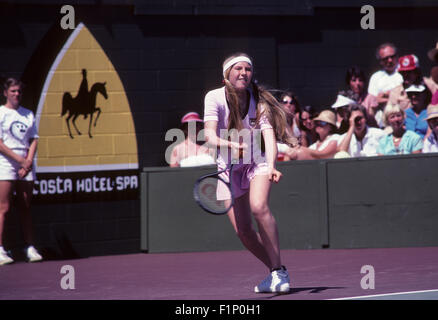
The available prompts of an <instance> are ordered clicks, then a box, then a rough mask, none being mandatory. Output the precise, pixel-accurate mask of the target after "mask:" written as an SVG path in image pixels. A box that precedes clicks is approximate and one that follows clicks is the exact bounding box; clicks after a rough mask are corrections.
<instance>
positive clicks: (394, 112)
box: [377, 103, 423, 155]
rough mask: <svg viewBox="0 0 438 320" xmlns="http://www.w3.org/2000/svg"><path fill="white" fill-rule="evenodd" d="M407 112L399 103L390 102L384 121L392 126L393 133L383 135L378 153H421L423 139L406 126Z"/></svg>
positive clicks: (386, 108)
mask: <svg viewBox="0 0 438 320" xmlns="http://www.w3.org/2000/svg"><path fill="white" fill-rule="evenodd" d="M404 118H405V112H404V110H403V109H402V108H401V107H400V106H399V105H393V104H390V103H388V105H387V106H386V107H385V112H384V121H385V123H386V124H388V125H389V126H391V128H392V133H390V134H388V135H386V136H383V137H382V138H381V139H380V141H379V147H378V148H377V154H378V155H395V154H410V153H421V149H422V148H423V140H422V139H421V137H420V136H419V135H418V134H416V133H415V132H413V131H411V130H406V129H405V126H404Z"/></svg>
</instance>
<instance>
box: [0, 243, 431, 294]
mask: <svg viewBox="0 0 438 320" xmlns="http://www.w3.org/2000/svg"><path fill="white" fill-rule="evenodd" d="M282 259H283V264H284V265H286V267H287V268H288V270H289V273H290V276H291V282H292V289H291V291H290V292H289V293H288V294H284V295H274V294H256V293H254V292H253V288H254V286H255V285H256V284H258V283H259V282H260V281H261V280H263V278H264V277H265V276H266V275H267V270H266V268H265V267H264V266H263V265H262V264H261V263H260V262H258V261H257V260H256V259H255V258H254V257H253V256H252V255H251V254H249V253H248V252H247V251H225V252H196V253H162V254H145V253H138V254H128V255H117V256H102V257H90V258H83V259H74V260H62V261H60V260H52V261H44V262H41V263H35V264H29V263H25V262H22V261H18V262H15V263H14V264H11V265H6V266H2V267H0V283H1V286H0V299H2V300H4V299H18V300H28V299H40V300H64V299H68V300H76V299H80V300H96V299H97V300H323V299H324V300H325V299H341V298H349V299H350V298H353V299H361V298H362V299H376V300H377V299H387V300H390V299H410V300H412V299H425V300H438V267H437V266H438V247H422V248H385V249H342V250H341V249H339V250H338V249H321V250H319V249H312V250H282ZM63 266H67V267H64V269H63ZM364 266H371V267H372V270H373V271H374V278H373V279H372V272H370V270H371V269H370V268H369V267H367V268H368V269H362V268H363V267H364ZM62 270H63V272H61V271H62ZM364 270H367V272H364V273H361V271H364ZM73 271H74V273H73ZM364 277H365V278H364ZM373 282H374V289H372V288H368V289H364V288H362V287H363V286H364V283H365V287H367V286H368V287H370V286H372V283H373ZM73 286H74V289H68V288H67V289H63V287H64V288H66V287H70V288H72V287H73Z"/></svg>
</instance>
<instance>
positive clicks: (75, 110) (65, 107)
mask: <svg viewBox="0 0 438 320" xmlns="http://www.w3.org/2000/svg"><path fill="white" fill-rule="evenodd" d="M105 85H106V82H96V83H95V84H93V85H92V86H91V89H90V91H88V81H87V70H86V69H82V82H81V85H80V87H79V91H78V94H77V95H76V97H74V98H73V96H72V95H71V94H70V92H65V93H64V95H63V97H62V112H61V117H62V116H64V115H65V114H66V113H67V112H68V116H67V118H66V119H65V121H66V122H67V128H68V133H69V135H70V138H71V139H73V135H72V133H71V129H70V119H72V118H73V119H72V120H71V122H72V123H73V127H74V128H75V129H76V132H77V134H78V135H81V134H82V133H81V132H80V131H79V129H78V128H77V127H76V123H75V121H76V119H77V118H78V117H79V116H80V115H83V116H84V119H87V117H88V116H90V123H89V125H88V136H89V137H90V138H93V136H92V135H91V123H92V122H93V116H94V114H95V113H96V112H97V116H96V119H95V120H94V127H95V126H96V123H97V119H99V116H100V113H101V112H102V110H101V109H100V108H99V107H96V97H97V94H98V93H100V94H101V95H102V96H103V97H104V98H105V99H108V94H107V92H106V87H105Z"/></svg>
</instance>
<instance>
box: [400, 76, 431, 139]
mask: <svg viewBox="0 0 438 320" xmlns="http://www.w3.org/2000/svg"><path fill="white" fill-rule="evenodd" d="M406 93H407V95H408V97H409V100H410V101H411V104H412V108H408V109H406V110H405V112H406V119H405V125H406V129H407V130H411V131H414V132H415V133H417V134H419V135H420V136H421V138H423V139H424V137H425V136H426V134H427V133H428V132H427V130H428V125H427V121H426V117H427V109H426V108H427V106H428V105H429V103H430V100H431V94H430V91H429V89H427V88H426V86H424V85H422V84H420V85H411V86H410V87H409V88H407V89H406Z"/></svg>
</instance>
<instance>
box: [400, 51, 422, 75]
mask: <svg viewBox="0 0 438 320" xmlns="http://www.w3.org/2000/svg"><path fill="white" fill-rule="evenodd" d="M419 66H420V63H419V62H418V58H417V56H415V55H413V54H408V55H407V56H403V57H400V58H399V59H398V70H397V71H411V70H415V69H417V68H418V67H419Z"/></svg>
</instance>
